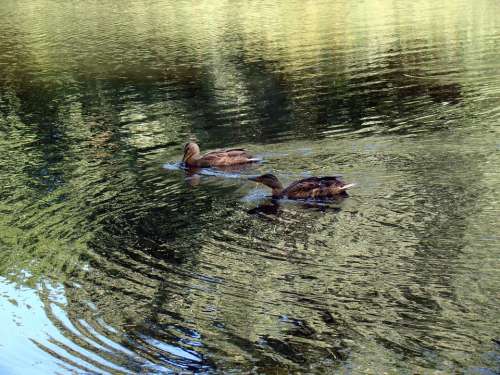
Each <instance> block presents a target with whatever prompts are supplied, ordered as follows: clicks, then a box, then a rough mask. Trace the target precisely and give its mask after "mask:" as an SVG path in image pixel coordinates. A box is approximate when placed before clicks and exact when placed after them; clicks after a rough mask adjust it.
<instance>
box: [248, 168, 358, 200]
mask: <svg viewBox="0 0 500 375" xmlns="http://www.w3.org/2000/svg"><path fill="white" fill-rule="evenodd" d="M249 180H251V181H256V182H260V183H261V184H264V185H266V186H269V187H270V188H271V189H273V191H272V195H273V198H289V199H308V198H312V199H324V198H332V197H335V196H342V195H345V194H346V192H345V191H346V190H347V189H349V188H351V187H353V186H354V185H355V184H346V183H345V182H343V181H341V180H340V179H339V178H338V176H332V177H309V178H305V179H303V180H299V181H295V182H293V183H291V184H290V185H289V186H287V187H286V188H283V185H282V184H281V182H280V181H279V180H278V179H277V178H276V176H275V175H272V174H264V175H262V176H259V177H250V178H249Z"/></svg>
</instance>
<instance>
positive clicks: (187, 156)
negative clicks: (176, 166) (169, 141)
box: [182, 142, 200, 163]
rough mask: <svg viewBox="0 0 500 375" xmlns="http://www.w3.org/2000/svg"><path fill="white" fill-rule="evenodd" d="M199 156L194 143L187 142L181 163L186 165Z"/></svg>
mask: <svg viewBox="0 0 500 375" xmlns="http://www.w3.org/2000/svg"><path fill="white" fill-rule="evenodd" d="M199 155H200V147H199V146H198V145H197V144H196V143H194V142H189V143H186V145H185V146H184V156H183V157H182V162H183V163H187V162H189V161H190V160H193V159H196V158H197V157H198V156H199Z"/></svg>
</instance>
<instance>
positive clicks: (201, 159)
mask: <svg viewBox="0 0 500 375" xmlns="http://www.w3.org/2000/svg"><path fill="white" fill-rule="evenodd" d="M257 161H259V159H257V158H254V157H252V155H250V154H249V153H248V152H247V151H246V150H245V149H243V148H231V149H227V150H215V151H211V152H209V153H206V154H205V155H200V147H199V146H198V145H197V144H196V143H194V142H189V143H187V144H186V145H185V146H184V156H183V157H182V162H183V163H184V164H185V165H186V166H188V167H202V168H203V167H222V166H227V165H236V164H246V163H253V162H257Z"/></svg>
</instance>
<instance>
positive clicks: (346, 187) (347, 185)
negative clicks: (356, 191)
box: [340, 183, 356, 191]
mask: <svg viewBox="0 0 500 375" xmlns="http://www.w3.org/2000/svg"><path fill="white" fill-rule="evenodd" d="M354 186H356V183H352V184H345V185H344V186H341V187H340V190H341V191H345V190H347V189H350V188H352V187H354Z"/></svg>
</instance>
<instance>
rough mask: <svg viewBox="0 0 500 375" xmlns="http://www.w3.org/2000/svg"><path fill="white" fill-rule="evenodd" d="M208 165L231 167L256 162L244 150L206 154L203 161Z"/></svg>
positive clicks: (234, 149) (218, 151)
mask: <svg viewBox="0 0 500 375" xmlns="http://www.w3.org/2000/svg"><path fill="white" fill-rule="evenodd" d="M200 160H202V161H203V162H204V163H206V164H207V165H231V164H241V163H249V162H252V161H256V160H257V159H254V158H253V157H252V155H251V154H250V153H249V152H248V151H247V150H245V149H244V148H230V149H220V150H214V151H211V152H208V153H206V154H205V155H203V156H202V157H201V159H200Z"/></svg>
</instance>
